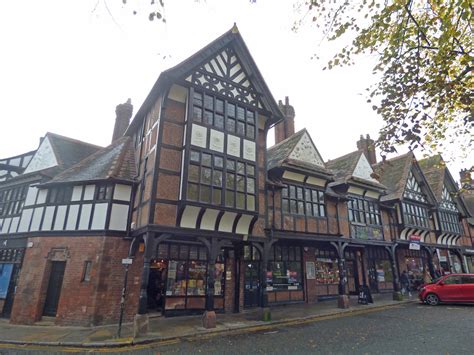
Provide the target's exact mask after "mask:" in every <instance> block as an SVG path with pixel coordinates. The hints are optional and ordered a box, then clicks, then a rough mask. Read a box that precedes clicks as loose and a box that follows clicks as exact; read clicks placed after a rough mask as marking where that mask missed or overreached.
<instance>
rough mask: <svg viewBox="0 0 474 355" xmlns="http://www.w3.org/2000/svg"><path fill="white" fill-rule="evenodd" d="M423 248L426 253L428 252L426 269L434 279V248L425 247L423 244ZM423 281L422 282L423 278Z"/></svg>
mask: <svg viewBox="0 0 474 355" xmlns="http://www.w3.org/2000/svg"><path fill="white" fill-rule="evenodd" d="M424 248H425V250H426V253H427V254H428V270H429V272H430V275H431V277H432V278H433V279H434V278H435V277H436V273H435V268H434V263H433V253H434V248H432V247H427V246H425V247H424ZM423 282H424V280H423Z"/></svg>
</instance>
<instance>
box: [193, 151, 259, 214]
mask: <svg viewBox="0 0 474 355" xmlns="http://www.w3.org/2000/svg"><path fill="white" fill-rule="evenodd" d="M224 161H225V163H224ZM224 165H225V166H224ZM224 189H225V190H224ZM223 191H225V192H224V193H225V196H222V194H223ZM256 191H257V188H256V180H255V165H253V164H250V163H244V162H241V161H238V160H235V159H230V158H226V159H225V160H224V157H223V156H220V155H217V154H209V153H205V152H200V151H196V150H193V151H191V157H190V164H189V168H188V187H187V198H188V200H192V201H200V202H204V203H212V204H216V205H224V206H226V207H230V208H238V209H246V210H249V211H255V208H256V207H255V195H256Z"/></svg>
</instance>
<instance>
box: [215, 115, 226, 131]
mask: <svg viewBox="0 0 474 355" xmlns="http://www.w3.org/2000/svg"><path fill="white" fill-rule="evenodd" d="M214 126H216V127H217V128H219V129H224V116H222V115H216V116H215V117H214Z"/></svg>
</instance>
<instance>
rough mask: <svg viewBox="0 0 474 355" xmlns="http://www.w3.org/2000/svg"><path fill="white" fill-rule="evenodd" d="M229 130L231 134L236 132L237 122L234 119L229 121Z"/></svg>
mask: <svg viewBox="0 0 474 355" xmlns="http://www.w3.org/2000/svg"><path fill="white" fill-rule="evenodd" d="M226 124H227V127H226V128H227V130H228V131H230V132H235V120H234V119H233V118H228V119H227V123H226Z"/></svg>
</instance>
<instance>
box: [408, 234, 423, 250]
mask: <svg viewBox="0 0 474 355" xmlns="http://www.w3.org/2000/svg"><path fill="white" fill-rule="evenodd" d="M420 240H421V236H419V235H418V234H413V235H411V236H410V246H409V247H408V249H411V250H420Z"/></svg>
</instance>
